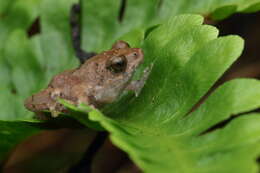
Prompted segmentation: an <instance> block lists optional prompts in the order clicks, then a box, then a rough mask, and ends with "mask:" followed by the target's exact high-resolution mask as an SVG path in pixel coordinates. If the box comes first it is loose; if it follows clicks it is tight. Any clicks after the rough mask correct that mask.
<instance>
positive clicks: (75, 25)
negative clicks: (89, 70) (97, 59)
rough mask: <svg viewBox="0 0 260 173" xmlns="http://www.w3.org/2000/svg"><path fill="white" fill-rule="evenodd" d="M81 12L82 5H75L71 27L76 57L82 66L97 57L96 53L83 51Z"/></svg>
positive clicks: (71, 14)
mask: <svg viewBox="0 0 260 173" xmlns="http://www.w3.org/2000/svg"><path fill="white" fill-rule="evenodd" d="M80 13H81V10H80V4H74V5H73V6H72V8H71V10H70V26H71V36H72V44H73V48H74V50H75V53H76V56H77V57H78V59H79V61H80V63H81V64H83V63H84V62H85V61H86V60H87V59H89V58H91V57H93V56H95V55H96V54H95V53H94V52H86V51H84V50H82V49H81V18H80V16H81V14H80Z"/></svg>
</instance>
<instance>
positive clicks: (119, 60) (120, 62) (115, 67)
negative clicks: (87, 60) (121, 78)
mask: <svg viewBox="0 0 260 173" xmlns="http://www.w3.org/2000/svg"><path fill="white" fill-rule="evenodd" d="M126 66H127V59H126V57H125V56H114V57H112V58H110V59H109V60H108V62H107V66H106V67H107V69H108V70H110V71H111V72H113V73H122V72H124V71H125V70H126Z"/></svg>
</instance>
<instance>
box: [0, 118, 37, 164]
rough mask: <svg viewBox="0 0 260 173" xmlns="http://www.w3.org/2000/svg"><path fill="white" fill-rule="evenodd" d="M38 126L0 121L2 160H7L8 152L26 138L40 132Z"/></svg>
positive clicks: (0, 151)
mask: <svg viewBox="0 0 260 173" xmlns="http://www.w3.org/2000/svg"><path fill="white" fill-rule="evenodd" d="M39 130H40V129H39V127H37V126H36V124H34V125H32V124H30V123H26V122H5V121H0V139H1V142H0V160H3V159H5V157H6V156H7V154H8V152H9V151H10V150H11V149H12V148H14V147H15V145H17V144H18V143H20V142H21V141H23V140H24V139H25V138H27V137H29V136H31V135H34V134H36V133H37V132H39Z"/></svg>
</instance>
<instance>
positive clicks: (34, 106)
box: [24, 91, 52, 112]
mask: <svg viewBox="0 0 260 173" xmlns="http://www.w3.org/2000/svg"><path fill="white" fill-rule="evenodd" d="M50 102H52V100H51V98H50V96H49V94H47V93H46V91H41V92H39V93H37V94H34V95H32V96H30V97H28V98H27V99H26V100H25V101H24V106H25V107H26V109H28V110H30V111H33V112H38V111H42V110H46V109H48V103H50Z"/></svg>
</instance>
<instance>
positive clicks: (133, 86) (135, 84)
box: [126, 64, 153, 97]
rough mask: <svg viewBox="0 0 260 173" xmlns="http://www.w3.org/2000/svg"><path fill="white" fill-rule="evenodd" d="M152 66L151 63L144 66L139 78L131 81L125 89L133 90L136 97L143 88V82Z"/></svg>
mask: <svg viewBox="0 0 260 173" xmlns="http://www.w3.org/2000/svg"><path fill="white" fill-rule="evenodd" d="M152 68H153V64H151V65H150V66H149V67H146V68H145V70H144V72H143V76H142V77H141V79H139V80H134V81H131V82H130V84H129V85H128V86H127V87H126V89H127V90H130V91H134V92H135V96H136V97H137V96H138V95H139V94H140V92H141V90H142V89H143V87H144V85H145V82H146V81H147V79H148V77H149V75H150V73H151V71H152Z"/></svg>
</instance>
